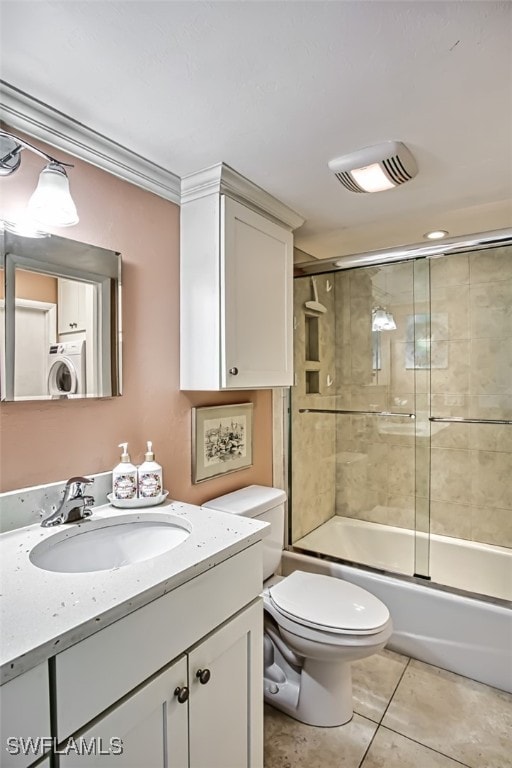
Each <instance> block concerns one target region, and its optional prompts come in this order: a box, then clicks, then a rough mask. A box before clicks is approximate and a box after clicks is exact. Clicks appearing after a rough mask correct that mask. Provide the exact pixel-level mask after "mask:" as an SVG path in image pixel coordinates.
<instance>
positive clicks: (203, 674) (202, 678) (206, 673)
mask: <svg viewBox="0 0 512 768" xmlns="http://www.w3.org/2000/svg"><path fill="white" fill-rule="evenodd" d="M196 677H197V679H198V680H199V682H200V683H201V685H206V683H207V682H208V680H209V679H210V677H211V672H210V670H209V669H198V670H197V672H196Z"/></svg>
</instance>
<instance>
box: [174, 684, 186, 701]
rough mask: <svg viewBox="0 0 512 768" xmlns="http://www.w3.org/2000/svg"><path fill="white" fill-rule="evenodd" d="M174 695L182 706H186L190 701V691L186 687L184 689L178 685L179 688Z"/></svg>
mask: <svg viewBox="0 0 512 768" xmlns="http://www.w3.org/2000/svg"><path fill="white" fill-rule="evenodd" d="M174 695H175V696H176V698H177V699H178V701H179V703H180V704H184V703H185V702H186V701H187V699H188V695H189V690H188V688H187V686H186V685H184V686H183V688H180V687H179V685H178V687H177V688H175V689H174Z"/></svg>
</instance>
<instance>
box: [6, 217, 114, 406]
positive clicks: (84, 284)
mask: <svg viewBox="0 0 512 768" xmlns="http://www.w3.org/2000/svg"><path fill="white" fill-rule="evenodd" d="M0 245H1V254H0V259H1V261H0V271H1V275H0V277H1V288H0V331H1V334H0V393H1V399H2V400H52V399H62V398H84V397H112V396H114V395H120V394H121V256H120V254H119V253H116V252H115V251H109V250H105V249H104V248H98V247H96V246H93V245H87V244H86V243H79V242H76V241H74V240H69V239H67V238H64V237H56V236H54V235H48V236H47V237H41V238H32V237H22V236H21V235H17V234H14V233H12V232H9V231H7V230H5V231H2V232H0Z"/></svg>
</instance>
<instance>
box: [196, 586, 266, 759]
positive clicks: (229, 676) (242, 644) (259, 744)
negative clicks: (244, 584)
mask: <svg viewBox="0 0 512 768" xmlns="http://www.w3.org/2000/svg"><path fill="white" fill-rule="evenodd" d="M262 622H263V610H262V606H261V601H260V600H258V601H257V602H255V603H253V604H252V605H251V606H250V607H249V608H246V609H245V610H244V611H242V612H240V613H239V614H238V615H237V616H236V617H235V618H233V619H231V620H230V621H229V622H227V623H226V624H224V625H223V626H222V627H221V628H220V629H218V630H217V631H216V632H214V633H212V634H211V635H210V636H209V637H208V638H206V640H204V641H203V642H202V643H201V644H200V645H198V646H197V647H196V648H194V649H192V650H191V651H190V652H189V680H190V714H189V717H190V722H189V731H190V768H262V766H263V647H262V642H263V641H262V635H263V629H262ZM198 675H200V677H198ZM201 679H202V680H203V682H201Z"/></svg>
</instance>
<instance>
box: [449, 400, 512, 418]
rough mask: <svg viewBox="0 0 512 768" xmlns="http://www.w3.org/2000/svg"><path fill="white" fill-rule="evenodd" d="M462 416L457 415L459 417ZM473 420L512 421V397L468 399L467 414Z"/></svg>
mask: <svg viewBox="0 0 512 768" xmlns="http://www.w3.org/2000/svg"><path fill="white" fill-rule="evenodd" d="M459 415H462V414H459V413H458V414H457V416H459ZM465 415H467V416H470V417H471V418H472V419H512V395H498V394H494V395H479V396H478V397H469V398H467V413H466V414H465Z"/></svg>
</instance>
